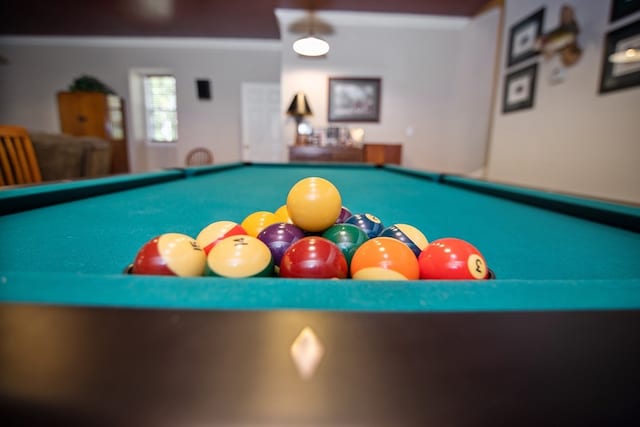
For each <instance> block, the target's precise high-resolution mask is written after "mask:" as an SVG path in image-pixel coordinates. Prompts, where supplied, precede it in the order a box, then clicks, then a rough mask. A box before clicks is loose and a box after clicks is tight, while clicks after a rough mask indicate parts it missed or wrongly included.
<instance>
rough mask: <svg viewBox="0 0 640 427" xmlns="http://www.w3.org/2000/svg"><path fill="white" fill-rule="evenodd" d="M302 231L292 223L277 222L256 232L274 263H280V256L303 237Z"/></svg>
mask: <svg viewBox="0 0 640 427" xmlns="http://www.w3.org/2000/svg"><path fill="white" fill-rule="evenodd" d="M304 235H305V234H304V231H302V230H301V229H300V228H299V227H296V226H295V225H293V224H287V223H284V222H278V223H275V224H271V225H269V226H267V227H266V228H265V229H264V230H262V231H261V232H260V233H259V234H258V240H260V241H262V243H264V244H265V245H267V247H268V248H269V250H270V251H271V255H272V256H273V262H274V264H275V265H280V260H281V259H282V256H283V255H284V253H285V252H286V250H287V249H289V246H291V245H292V244H293V243H294V242H296V241H298V240H300V239H302V238H303V237H304Z"/></svg>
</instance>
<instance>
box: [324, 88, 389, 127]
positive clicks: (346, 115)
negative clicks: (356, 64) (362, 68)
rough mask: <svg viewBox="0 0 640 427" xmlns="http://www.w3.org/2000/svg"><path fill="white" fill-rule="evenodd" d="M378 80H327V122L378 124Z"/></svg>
mask: <svg viewBox="0 0 640 427" xmlns="http://www.w3.org/2000/svg"><path fill="white" fill-rule="evenodd" d="M381 85H382V83H381V79H379V78H336V77H330V78H329V117H328V121H329V122H379V121H380V90H381Z"/></svg>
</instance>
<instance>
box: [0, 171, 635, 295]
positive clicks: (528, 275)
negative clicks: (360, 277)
mask: <svg viewBox="0 0 640 427" xmlns="http://www.w3.org/2000/svg"><path fill="white" fill-rule="evenodd" d="M172 173H175V172H172ZM183 175H184V177H183V178H181V179H172V180H170V181H168V182H163V183H159V184H153V185H145V186H142V187H137V188H132V189H128V190H122V191H118V192H115V193H110V194H104V195H100V196H96V197H90V198H86V199H82V200H77V201H71V202H66V203H63V204H57V205H52V206H48V207H46V208H40V209H33V210H29V211H25V212H21V213H16V214H9V215H5V216H2V217H0V249H1V250H2V256H1V257H0V272H1V273H2V274H6V276H3V277H12V281H11V283H12V284H11V287H10V288H9V287H8V286H9V285H6V284H4V285H3V284H2V283H0V290H2V291H3V292H4V293H3V294H2V295H0V297H2V298H3V299H6V298H8V299H10V295H14V294H15V292H17V289H20V288H19V285H18V284H16V281H18V282H19V281H20V277H23V278H24V282H25V285H24V286H32V285H33V283H32V282H33V281H34V280H35V279H34V277H38V278H40V279H43V278H45V280H46V281H47V282H48V283H52V284H55V286H61V287H62V288H61V289H63V288H64V283H63V282H65V281H66V280H68V279H69V277H76V276H79V277H81V278H83V279H74V280H76V282H77V281H78V280H79V281H80V282H87V283H91V284H92V285H91V286H99V285H100V282H101V281H104V282H105V285H107V286H111V285H112V284H113V283H115V284H118V286H124V285H122V283H123V282H122V281H124V283H125V284H126V283H155V282H154V280H153V279H157V278H152V279H151V280H149V279H147V278H145V279H143V280H141V279H139V278H135V280H133V278H131V277H125V276H121V272H122V270H123V268H124V267H125V266H126V265H127V264H129V263H130V262H131V261H132V260H133V258H134V256H135V254H136V252H137V251H138V249H139V248H140V246H142V245H143V244H144V243H145V242H146V241H148V240H149V239H151V238H152V237H154V236H156V235H158V234H161V233H165V232H181V233H186V234H189V235H192V236H194V237H195V236H196V235H197V234H198V232H199V231H200V230H201V229H202V228H203V227H205V226H206V225H207V224H209V223H211V222H213V221H218V220H232V221H236V222H241V221H242V220H243V219H244V217H246V216H247V215H249V214H250V213H252V212H254V211H258V210H267V211H274V210H276V209H277V208H278V207H280V206H281V205H283V204H284V203H285V201H286V197H287V193H288V191H289V189H290V188H291V186H292V185H293V184H295V182H297V181H298V180H299V179H302V178H304V177H308V176H321V177H324V178H326V179H329V180H330V181H332V182H333V183H334V184H335V185H336V186H337V187H338V189H339V190H340V192H341V195H342V198H343V204H344V205H345V206H347V207H348V208H349V209H350V210H351V211H352V212H353V213H364V212H368V213H372V214H374V215H376V216H378V217H379V218H380V219H381V220H382V222H383V223H384V224H385V225H391V224H393V223H408V224H412V225H414V226H416V227H418V228H419V229H421V230H422V231H423V232H424V233H425V235H426V236H427V238H428V239H429V240H434V239H437V238H440V237H460V238H463V239H465V240H468V241H470V242H472V243H473V244H474V245H475V246H476V247H478V249H480V251H481V252H482V253H483V254H484V255H485V257H486V259H487V262H488V264H489V266H490V267H491V268H492V269H493V270H494V271H495V273H496V275H497V277H498V280H496V281H494V282H493V284H492V285H491V286H498V287H499V286H501V284H507V283H509V282H510V281H516V282H517V283H535V282H536V281H544V282H546V283H547V284H550V285H548V288H549V289H552V288H553V287H554V286H558V287H560V285H553V283H556V282H554V281H557V283H562V281H569V282H567V283H578V284H579V283H590V282H591V281H593V282H594V283H596V282H597V283H599V285H598V286H597V287H596V288H594V289H597V290H598V292H602V289H603V287H604V289H606V286H607V283H608V281H611V283H619V284H620V283H622V284H624V283H628V282H627V281H629V280H632V282H633V280H637V279H640V263H639V262H638V255H639V254H640V234H639V233H635V232H632V231H628V230H624V229H620V228H616V227H612V226H608V225H602V224H599V223H595V222H592V221H587V220H582V219H579V218H575V217H573V216H568V215H564V214H559V213H556V212H552V211H549V210H546V209H543V208H540V207H532V206H528V205H525V204H522V203H517V202H515V201H510V200H505V199H502V198H498V197H494V196H490V195H486V194H483V193H479V192H475V191H472V190H469V189H463V188H457V187H453V186H449V185H446V184H445V183H443V182H439V181H437V180H434V178H437V177H436V176H435V175H429V176H428V175H425V176H422V175H421V174H405V173H398V171H396V170H394V169H393V168H388V169H380V168H375V167H369V166H356V165H354V166H324V167H318V166H303V165H277V166H276V165H253V166H237V165H236V166H234V167H223V168H199V169H192V170H188V171H186V172H183ZM33 275H35V276H33ZM103 275H104V276H103ZM114 276H115V277H116V279H113V277H114ZM28 278H31V279H28ZM89 278H90V279H89ZM166 280H167V279H165V278H162V280H160V279H158V282H157V283H162V284H165V285H166V284H167V283H173V284H174V285H173V286H176V287H177V289H180V288H179V287H181V286H183V285H182V284H183V283H185V282H184V281H183V280H178V279H173V278H169V279H168V280H174V281H173V282H171V281H169V282H167V281H166ZM195 280H197V282H193V283H198V284H199V285H198V286H206V283H207V280H209V281H211V283H212V285H211V286H215V285H214V281H213V279H206V278H204V279H195ZM273 280H275V281H278V280H280V281H281V280H283V279H273ZM229 281H232V280H224V279H223V282H229ZM301 282H303V283H306V282H307V281H301ZM320 282H322V281H320ZM28 283H31V285H28ZM74 283H75V282H74ZM78 283H79V282H78ZM95 283H98V285H95ZM243 283H245V284H246V283H247V282H243ZM258 283H262V282H259V281H258ZM269 283H271V282H269ZM633 283H634V287H632V288H633V289H632V295H635V296H637V291H638V289H637V286H636V285H635V284H636V282H633ZM165 285H163V286H165ZM423 285H424V284H421V286H423ZM3 286H4V287H3ZM42 286H45V288H46V285H42ZM166 286H170V285H166ZM194 286H195V285H194ZM229 286H231V285H229ZM232 286H238V284H236V283H234V284H233V285H232ZM270 286H271V285H270ZM323 286H326V285H323ZM399 286H400V288H397V287H396V288H392V289H396V290H398V289H403V287H407V289H411V290H412V292H413V291H415V289H414V288H409V286H411V284H402V285H399ZM505 286H506V285H505ZM611 286H614V285H613V284H612V285H611ZM32 287H33V286H32ZM8 289H10V290H11V292H10V293H9V294H7V292H8ZM212 289H214V288H212ZM331 289H334V288H331ZM429 289H430V288H429ZM453 289H456V288H453ZM509 289H510V288H509ZM25 292H27V294H28V292H29V291H28V290H25ZM150 292H151V290H150ZM425 292H426V291H425ZM564 292H565V295H569V294H572V293H573V294H575V297H576V299H579V298H582V295H581V289H580V286H574V285H571V286H569V287H568V288H566V289H565V291H564ZM496 294H497V293H496ZM20 295H22V297H24V296H25V295H26V294H25V293H22V294H20ZM34 295H35V294H34ZM165 297H167V295H166V294H165V295H164V297H163V298H165ZM545 297H546V298H552V295H549V294H546V296H545ZM336 298H340V297H336ZM505 298H507V297H506V296H505ZM631 300H633V298H631ZM267 303H268V302H267V301H266V300H265V301H263V303H262V304H267Z"/></svg>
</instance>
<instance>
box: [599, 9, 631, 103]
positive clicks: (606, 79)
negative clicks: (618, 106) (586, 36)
mask: <svg viewBox="0 0 640 427" xmlns="http://www.w3.org/2000/svg"><path fill="white" fill-rule="evenodd" d="M629 49H636V50H640V20H638V21H636V22H632V23H631V24H628V25H625V26H624V27H620V28H618V29H617V30H614V31H611V32H609V33H607V35H606V37H605V42H604V53H603V55H602V73H601V77H600V93H606V92H612V91H615V90H620V89H626V88H629V87H633V86H638V85H640V62H639V61H629V62H624V57H625V55H624V53H625V52H626V51H627V50H629ZM614 54H617V55H615V56H612V55H614ZM636 55H637V54H636ZM616 57H621V59H622V62H618V61H616ZM614 61H615V62H614Z"/></svg>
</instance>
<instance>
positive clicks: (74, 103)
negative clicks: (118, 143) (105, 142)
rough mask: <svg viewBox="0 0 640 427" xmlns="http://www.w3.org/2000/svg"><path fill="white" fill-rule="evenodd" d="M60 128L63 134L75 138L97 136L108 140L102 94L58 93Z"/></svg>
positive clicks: (104, 102)
mask: <svg viewBox="0 0 640 427" xmlns="http://www.w3.org/2000/svg"><path fill="white" fill-rule="evenodd" d="M58 109H59V112H60V127H61V129H62V132H63V133H67V134H70V135H75V136H87V135H90V136H99V137H101V138H108V135H107V130H106V125H107V119H108V116H107V102H106V96H105V95H104V94H102V93H92V92H60V93H58Z"/></svg>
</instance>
